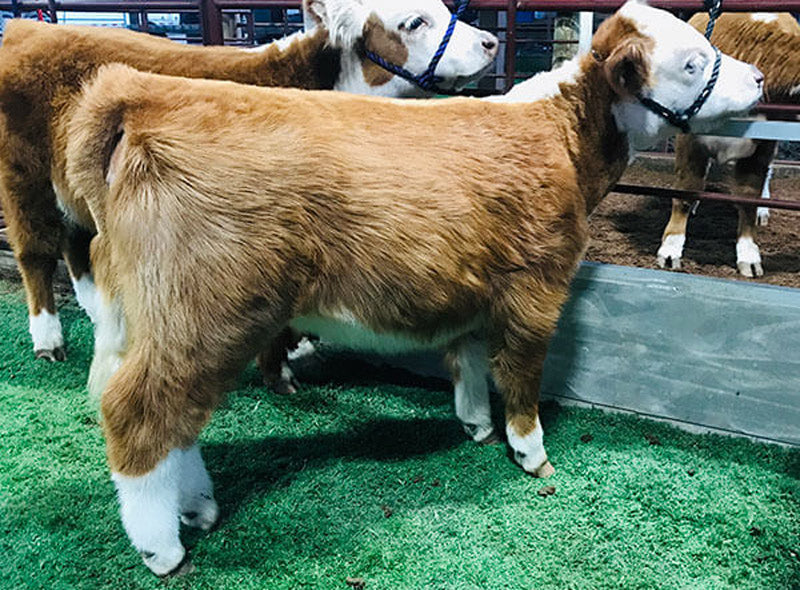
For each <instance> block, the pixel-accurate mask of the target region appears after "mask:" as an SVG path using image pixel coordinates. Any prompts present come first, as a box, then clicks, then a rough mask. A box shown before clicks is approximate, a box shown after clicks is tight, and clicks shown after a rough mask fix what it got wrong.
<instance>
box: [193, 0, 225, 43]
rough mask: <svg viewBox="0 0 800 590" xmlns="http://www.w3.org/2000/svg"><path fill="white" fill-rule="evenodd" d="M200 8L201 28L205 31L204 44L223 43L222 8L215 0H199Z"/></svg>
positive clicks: (198, 5)
mask: <svg viewBox="0 0 800 590" xmlns="http://www.w3.org/2000/svg"><path fill="white" fill-rule="evenodd" d="M197 7H198V9H199V10H200V28H201V30H202V32H203V45H222V44H223V43H224V41H225V39H224V38H223V35H222V9H221V8H220V7H219V5H217V4H216V3H215V2H214V0H197Z"/></svg>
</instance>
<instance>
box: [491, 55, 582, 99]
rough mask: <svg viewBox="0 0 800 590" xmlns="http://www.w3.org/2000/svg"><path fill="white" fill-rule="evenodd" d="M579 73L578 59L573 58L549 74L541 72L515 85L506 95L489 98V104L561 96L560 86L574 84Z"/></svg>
mask: <svg viewBox="0 0 800 590" xmlns="http://www.w3.org/2000/svg"><path fill="white" fill-rule="evenodd" d="M579 73H580V58H579V57H578V58H573V59H571V60H569V61H566V62H564V63H563V64H561V67H559V68H556V69H555V70H552V71H550V72H541V73H539V74H536V75H535V76H533V77H532V78H529V79H527V80H525V81H524V82H520V83H519V84H516V85H515V86H514V87H513V88H511V90H509V91H508V92H507V93H505V94H502V95H499V96H489V97H486V98H485V99H484V100H488V101H489V102H504V103H513V102H534V101H537V100H545V99H547V98H552V97H554V96H558V95H559V94H561V85H562V84H575V83H576V82H577V78H578V74H579Z"/></svg>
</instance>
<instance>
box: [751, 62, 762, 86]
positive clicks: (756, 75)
mask: <svg viewBox="0 0 800 590" xmlns="http://www.w3.org/2000/svg"><path fill="white" fill-rule="evenodd" d="M752 68H753V77H754V78H755V80H756V84H763V83H764V74H762V73H761V70H759V69H758V68H757V67H755V66H752Z"/></svg>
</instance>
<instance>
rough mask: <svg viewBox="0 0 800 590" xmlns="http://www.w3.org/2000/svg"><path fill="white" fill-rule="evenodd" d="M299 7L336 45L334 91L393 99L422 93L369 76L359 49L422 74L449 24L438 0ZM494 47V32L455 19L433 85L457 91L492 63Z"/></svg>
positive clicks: (324, 1)
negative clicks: (338, 62) (338, 72)
mask: <svg viewBox="0 0 800 590" xmlns="http://www.w3.org/2000/svg"><path fill="white" fill-rule="evenodd" d="M305 7H306V11H307V12H310V13H312V14H314V15H317V16H318V18H319V21H320V22H321V23H322V24H323V25H325V26H327V28H328V30H329V31H330V34H331V42H332V44H333V45H334V46H336V47H339V48H341V49H342V52H343V53H342V72H341V75H340V79H339V81H338V82H337V85H336V88H337V89H338V90H344V91H347V92H354V93H358V94H372V95H379V96H393V97H398V96H399V97H403V96H424V95H425V94H426V92H425V91H423V90H421V89H420V88H418V87H417V86H415V85H414V84H413V83H412V82H409V81H407V80H404V79H403V78H400V77H399V76H394V75H391V74H389V73H388V72H386V71H385V70H379V72H378V73H379V75H377V76H375V75H370V74H369V69H370V68H371V69H372V71H373V73H374V72H375V71H376V68H379V66H376V65H374V64H372V63H371V62H369V63H366V62H365V60H366V59H367V58H366V57H365V56H364V53H363V49H364V48H366V49H369V50H370V51H373V52H374V53H376V54H378V55H379V56H381V57H382V58H384V59H385V60H386V61H388V62H390V63H393V64H395V65H398V66H401V67H403V68H405V69H406V70H408V71H410V72H411V73H412V74H415V75H420V74H422V73H423V72H424V71H425V70H426V69H427V68H428V64H429V63H430V61H431V58H432V57H433V55H434V54H435V53H436V50H437V48H438V47H439V44H440V42H441V40H442V37H443V36H444V34H445V31H447V27H448V25H449V24H450V11H449V10H448V9H447V7H446V6H445V5H444V3H443V2H442V1H441V0H404V1H398V0H306V4H305ZM309 20H310V19H308V18H307V19H306V22H309ZM497 48H498V41H497V38H496V37H495V36H494V35H492V34H490V33H487V32H485V31H480V30H478V29H476V28H475V27H472V26H470V25H467V24H465V23H463V22H460V21H459V22H457V23H456V26H455V29H454V30H453V36H452V37H451V39H450V43H449V45H448V46H447V49H446V50H445V52H444V56H443V57H442V59H441V61H440V62H439V64H438V66H437V68H436V71H435V74H436V75H437V76H439V77H441V78H442V79H443V80H442V82H441V83H440V84H439V86H440V87H442V88H446V89H457V88H461V87H463V86H465V85H466V84H468V83H469V82H471V81H473V80H475V79H477V78H479V77H480V76H481V75H483V73H484V72H485V71H486V70H487V68H489V67H490V66H491V65H492V63H493V62H494V59H495V57H496V56H497ZM365 63H366V65H365Z"/></svg>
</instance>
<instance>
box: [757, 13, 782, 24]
mask: <svg viewBox="0 0 800 590" xmlns="http://www.w3.org/2000/svg"><path fill="white" fill-rule="evenodd" d="M750 18H751V19H753V20H754V21H758V22H762V23H771V22H775V21H776V20H778V15H777V14H775V13H773V12H753V13H751V14H750Z"/></svg>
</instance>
